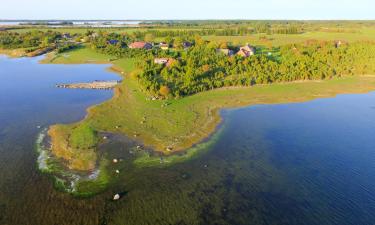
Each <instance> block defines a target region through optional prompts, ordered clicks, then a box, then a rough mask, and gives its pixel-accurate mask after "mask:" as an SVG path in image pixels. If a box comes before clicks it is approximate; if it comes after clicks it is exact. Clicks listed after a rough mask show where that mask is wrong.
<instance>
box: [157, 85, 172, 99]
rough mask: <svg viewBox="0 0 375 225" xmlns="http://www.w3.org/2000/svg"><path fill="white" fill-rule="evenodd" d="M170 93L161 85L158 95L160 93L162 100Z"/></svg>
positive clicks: (166, 87)
mask: <svg viewBox="0 0 375 225" xmlns="http://www.w3.org/2000/svg"><path fill="white" fill-rule="evenodd" d="M170 92H171V90H170V89H169V87H168V86H165V85H163V86H161V87H160V90H159V93H160V94H161V95H162V96H163V97H164V98H167V97H168V95H169V93H170Z"/></svg>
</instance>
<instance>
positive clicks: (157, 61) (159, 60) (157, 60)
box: [154, 58, 169, 65]
mask: <svg viewBox="0 0 375 225" xmlns="http://www.w3.org/2000/svg"><path fill="white" fill-rule="evenodd" d="M168 61H169V59H168V58H155V59H154V63H155V64H160V65H166V64H167V63H168Z"/></svg>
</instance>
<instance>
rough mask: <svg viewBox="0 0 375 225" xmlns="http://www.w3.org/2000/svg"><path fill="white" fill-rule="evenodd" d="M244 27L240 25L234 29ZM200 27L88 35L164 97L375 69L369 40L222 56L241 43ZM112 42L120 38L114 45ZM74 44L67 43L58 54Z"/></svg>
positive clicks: (12, 43)
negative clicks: (148, 45)
mask: <svg viewBox="0 0 375 225" xmlns="http://www.w3.org/2000/svg"><path fill="white" fill-rule="evenodd" d="M263 25H264V24H263ZM263 25H262V26H263ZM264 28H265V29H266V27H264ZM259 29H261V28H259ZM240 30H241V29H239V28H236V31H235V32H240ZM297 30H298V29H297ZM201 31H203V30H200V31H198V32H197V33H198V34H197V33H195V32H193V33H189V32H190V31H185V30H180V31H174V30H166V31H164V30H148V31H147V33H146V32H144V33H140V32H138V31H136V32H134V33H132V34H128V33H110V32H105V31H98V32H94V31H87V32H86V34H85V35H84V36H83V37H84V38H85V39H86V41H85V43H86V45H87V46H90V47H91V48H92V49H95V50H96V51H97V52H100V53H103V54H106V55H111V56H114V57H116V58H117V59H119V58H134V59H136V62H137V67H138V69H137V70H136V72H134V73H133V75H134V76H135V77H136V78H137V79H138V81H139V83H140V84H141V87H142V89H143V90H144V91H145V92H147V93H149V94H150V95H153V96H157V97H163V98H179V97H183V96H188V95H192V94H195V93H198V92H202V91H207V90H211V89H215V88H221V87H230V86H252V85H256V84H271V83H275V82H292V81H300V80H321V79H331V78H333V77H341V76H349V75H360V74H371V73H374V72H375V43H374V42H370V41H367V42H364V41H363V42H351V43H347V42H345V41H343V42H342V44H340V45H338V44H337V43H336V42H334V41H317V40H309V41H306V42H304V43H296V44H288V45H283V46H280V47H277V48H276V47H271V48H269V47H264V46H256V54H255V55H253V56H250V57H243V56H239V55H233V56H227V55H225V54H218V53H217V49H220V48H224V49H231V50H233V51H234V52H236V51H238V49H239V47H240V46H234V45H232V44H231V43H230V42H214V41H207V40H204V39H203V38H202V37H201V36H200V35H199V32H201ZM206 31H207V32H210V30H206ZM206 31H205V32H206ZM212 32H219V31H215V30H212ZM228 32H232V31H231V30H228ZM156 37H159V39H158V40H164V42H166V43H167V44H168V45H170V46H171V47H173V48H172V49H170V50H166V51H165V50H161V49H160V48H158V47H157V43H154V42H152V41H153V40H154V39H155V38H156ZM160 37H161V38H160ZM80 38H81V37H79V39H80ZM61 39H62V34H61V33H59V32H54V31H47V32H41V31H31V32H26V33H16V32H0V48H8V49H9V48H32V47H34V48H35V47H43V46H48V45H50V44H52V43H56V42H57V41H59V40H61ZM111 40H116V42H115V43H111V42H110V41H111ZM134 41H149V42H152V43H154V47H153V48H152V49H151V50H144V49H130V48H128V46H129V44H130V43H132V42H134ZM185 41H189V42H191V43H192V47H190V48H187V49H184V48H183V46H182V43H183V42H185ZM74 47H75V45H72V44H66V45H62V46H60V47H59V48H58V49H57V53H62V52H65V51H69V50H71V49H73V48H74ZM155 58H166V59H168V60H170V61H171V62H172V63H169V64H168V66H166V65H163V64H157V63H155V62H154V59H155Z"/></svg>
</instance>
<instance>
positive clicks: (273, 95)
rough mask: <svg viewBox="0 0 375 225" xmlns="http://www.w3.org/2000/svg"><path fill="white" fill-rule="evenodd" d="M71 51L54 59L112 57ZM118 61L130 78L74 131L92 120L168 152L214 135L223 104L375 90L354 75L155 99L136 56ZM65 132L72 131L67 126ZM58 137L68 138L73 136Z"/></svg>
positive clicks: (372, 81)
mask: <svg viewBox="0 0 375 225" xmlns="http://www.w3.org/2000/svg"><path fill="white" fill-rule="evenodd" d="M66 54H67V55H68V56H61V55H60V56H57V57H55V58H54V60H53V62H52V63H82V62H90V63H103V62H106V58H107V57H106V56H104V55H100V54H98V53H94V52H92V50H90V49H79V50H74V51H70V52H68V53H66ZM74 59H79V60H78V61H74ZM103 60H104V61H103ZM112 63H113V65H114V68H115V71H117V72H120V74H121V76H123V78H124V80H123V82H122V83H121V84H120V85H119V86H118V87H117V88H116V89H115V96H114V97H113V99H111V100H110V101H107V102H105V103H102V104H101V105H98V106H94V107H92V108H90V109H89V110H88V115H87V117H86V119H85V120H83V121H81V122H79V123H77V124H72V125H69V126H68V127H70V128H73V129H74V128H75V127H76V126H82V125H83V124H88V125H89V126H90V127H92V128H93V129H95V130H97V131H106V132H113V133H121V134H125V135H128V136H130V137H133V138H135V139H137V140H139V141H141V142H143V143H144V144H145V145H147V146H150V147H153V148H154V149H155V150H157V151H160V152H163V153H165V154H170V153H172V152H176V151H181V150H184V149H187V148H189V147H191V146H193V145H194V144H196V143H198V142H200V141H202V140H203V139H204V138H206V137H207V136H209V135H210V134H212V133H213V132H214V131H215V129H216V127H217V125H218V124H219V123H220V121H221V118H220V115H219V110H220V109H223V108H231V107H241V106H248V105H255V104H277V103H292V102H303V101H309V100H312V99H315V98H324V97H332V96H335V95H336V94H343V93H363V92H368V91H371V90H374V89H375V76H353V77H346V78H340V79H332V80H326V81H306V82H294V83H285V84H272V85H259V86H254V87H232V88H222V89H216V90H212V91H207V92H203V93H199V94H196V95H193V96H189V97H185V98H182V99H178V100H156V101H152V100H149V96H147V95H146V94H145V93H143V92H142V91H140V87H139V85H138V83H137V81H136V80H135V79H134V78H132V76H131V75H129V74H131V72H132V70H133V69H134V65H133V64H134V63H133V60H132V59H121V60H114V61H112ZM65 132H70V130H69V129H65ZM55 135H56V136H60V137H64V136H66V135H67V134H59V133H56V134H55ZM56 136H53V139H55V138H56Z"/></svg>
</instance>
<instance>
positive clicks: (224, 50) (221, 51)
mask: <svg viewBox="0 0 375 225" xmlns="http://www.w3.org/2000/svg"><path fill="white" fill-rule="evenodd" d="M216 53H217V54H224V55H226V56H232V55H233V54H234V52H233V50H230V49H227V48H218V49H216Z"/></svg>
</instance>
